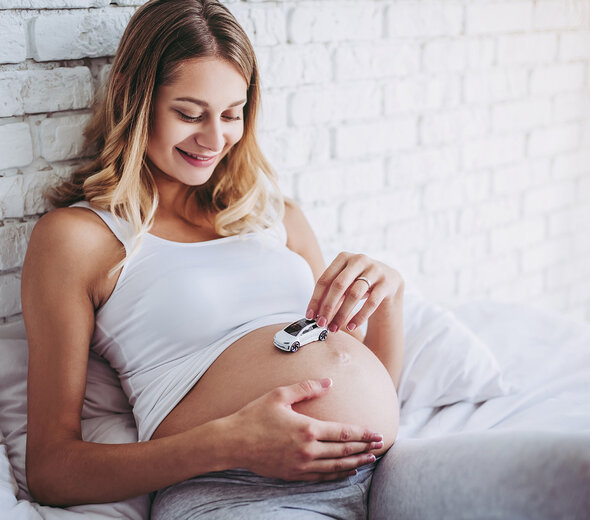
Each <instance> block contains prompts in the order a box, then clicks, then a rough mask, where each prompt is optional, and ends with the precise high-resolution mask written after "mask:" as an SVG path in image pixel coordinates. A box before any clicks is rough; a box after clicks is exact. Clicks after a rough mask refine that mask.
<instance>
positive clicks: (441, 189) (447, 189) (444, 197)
mask: <svg viewBox="0 0 590 520" xmlns="http://www.w3.org/2000/svg"><path fill="white" fill-rule="evenodd" d="M423 197H424V198H423V204H424V210H426V211H428V212H431V211H441V210H445V209H451V208H458V207H460V206H461V205H462V204H463V203H464V202H465V200H466V196H465V183H464V181H463V179H461V178H454V179H449V180H444V181H436V182H429V183H428V184H427V185H426V186H425V187H424V195H423Z"/></svg>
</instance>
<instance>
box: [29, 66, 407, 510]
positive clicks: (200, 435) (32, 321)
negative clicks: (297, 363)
mask: <svg viewBox="0 0 590 520" xmlns="http://www.w3.org/2000/svg"><path fill="white" fill-rule="evenodd" d="M156 96H157V97H156V112H155V121H154V130H153V133H152V134H151V135H150V139H149V145H148V150H147V157H148V161H149V162H150V166H151V168H152V170H153V173H154V177H155V181H156V183H157V186H158V191H159V196H160V203H159V207H158V211H157V213H156V218H155V224H154V226H153V228H152V229H151V231H150V232H151V233H153V234H155V235H157V236H161V237H162V238H166V239H169V240H174V241H179V242H195V241H201V240H210V239H211V238H215V237H216V236H217V235H216V234H215V231H214V228H213V221H212V216H211V215H206V214H204V213H203V212H202V211H200V210H199V208H196V207H192V208H188V210H189V211H188V212H185V211H183V210H182V208H181V206H182V205H181V204H180V202H181V201H182V200H183V198H184V194H185V193H186V190H187V189H188V187H189V186H194V185H199V184H202V183H204V182H207V180H208V179H209V178H210V176H211V174H212V173H213V171H214V168H215V165H212V166H210V167H207V168H202V169H196V168H193V167H188V165H187V164H186V161H185V160H184V159H183V158H182V156H181V155H180V153H179V152H178V149H181V150H184V151H187V152H191V153H196V154H203V155H207V156H210V155H213V154H217V155H218V160H221V158H222V157H223V155H224V154H226V153H227V152H228V151H229V150H230V149H231V147H232V146H233V145H234V144H235V143H236V142H238V140H239V139H240V137H241V136H242V132H243V121H242V120H241V117H242V108H243V104H241V105H239V104H238V105H236V106H231V105H233V104H234V103H237V102H238V101H242V100H243V99H245V98H246V82H245V81H244V79H243V78H242V76H241V75H240V73H239V72H238V71H237V70H236V69H235V68H233V66H232V65H230V64H228V63H226V62H224V61H221V60H217V59H195V60H189V61H187V62H186V63H185V64H184V65H183V67H182V68H181V69H180V70H179V73H178V75H177V78H176V80H175V81H174V82H173V83H172V84H171V85H167V86H162V87H160V88H159V89H158V92H157V94H156ZM180 97H193V98H196V99H200V100H203V101H206V102H207V106H206V107H204V106H201V105H198V104H196V103H193V102H190V101H178V98H180ZM181 114H182V115H181ZM185 116H190V117H191V118H194V119H192V120H190V121H189V120H186V117H185ZM218 160H216V162H215V164H217V163H218ZM195 170H197V171H195ZM284 223H285V227H286V229H287V234H288V241H287V247H289V248H290V249H292V250H293V251H295V252H296V253H298V254H300V255H301V256H303V258H305V259H306V260H307V261H308V262H309V264H310V266H311V268H312V271H313V273H314V276H315V278H316V280H317V285H316V287H315V290H314V293H313V296H312V298H311V300H310V305H309V312H310V313H312V314H313V315H319V316H321V317H323V318H324V319H325V320H326V323H328V324H330V325H331V326H332V327H337V328H338V329H343V330H346V329H345V327H346V325H349V326H351V325H352V324H353V323H354V324H355V325H356V326H357V327H356V329H355V330H353V331H352V332H351V333H352V334H353V335H355V336H356V337H357V338H359V339H361V340H363V338H362V335H361V334H360V333H359V331H358V326H360V325H361V324H362V323H363V322H364V321H365V320H367V319H368V331H367V335H366V337H365V338H364V343H365V344H366V345H367V346H368V347H369V348H370V349H371V350H372V351H373V352H374V353H375V354H376V355H377V357H378V358H379V359H380V360H381V361H382V363H383V364H384V365H385V367H386V368H387V369H388V371H389V373H390V374H391V377H392V379H393V381H394V383H395V384H396V386H397V384H398V382H399V374H400V371H401V359H402V352H403V328H402V297H403V280H402V279H401V277H400V276H399V274H398V273H397V272H396V271H395V270H393V269H391V268H390V267H388V266H386V265H385V264H382V263H380V262H377V261H375V260H372V259H370V258H369V257H367V256H365V255H353V254H350V253H341V254H340V255H339V256H338V257H337V258H336V259H335V260H334V262H332V264H331V265H330V266H329V267H328V268H325V266H324V263H323V259H322V255H321V251H320V248H319V245H318V242H317V239H316V238H315V236H314V234H313V231H312V229H311V227H310V225H309V223H308V222H307V220H306V219H305V217H304V215H303V213H302V212H301V210H300V209H299V207H298V206H297V205H296V204H295V203H293V202H291V201H288V202H287V204H286V214H285V219H284ZM121 258H122V252H121V244H120V243H119V242H118V241H117V239H116V238H115V237H114V235H113V234H112V233H111V231H110V230H109V229H108V227H107V226H106V225H105V224H104V223H103V222H102V220H101V219H100V218H99V217H98V216H97V215H95V214H94V213H92V212H91V211H89V210H86V209H83V208H61V209H58V210H54V211H51V212H49V213H48V214H46V215H44V216H43V217H42V218H41V219H40V220H39V222H38V223H37V225H36V226H35V228H34V230H33V233H32V236H31V239H30V242H29V247H28V250H27V255H26V258H25V262H24V266H23V274H22V302H23V314H24V317H25V325H26V329H27V337H28V341H29V378H28V440H27V479H28V485H29V489H30V491H31V493H32V494H33V496H34V497H35V498H36V499H37V500H38V501H40V502H42V503H46V504H51V505H74V504H81V503H91V502H111V501H116V500H121V499H125V498H128V497H131V496H136V495H139V494H143V493H146V492H150V491H154V490H157V489H161V488H163V487H165V486H168V485H171V484H173V483H176V482H180V481H182V480H186V479H188V478H190V477H192V476H195V475H199V474H203V473H206V472H210V471H219V470H223V469H228V468H232V467H242V468H246V469H249V470H250V471H253V472H255V473H258V474H261V475H267V476H273V477H277V478H283V479H286V480H330V479H338V478H343V477H345V476H347V475H349V474H351V472H354V471H355V468H357V467H359V466H361V465H363V464H366V463H367V462H371V461H372V460H374V456H373V454H372V453H370V452H371V450H378V449H379V448H381V447H382V445H383V444H382V436H381V435H380V434H379V433H376V432H372V431H370V430H367V429H365V428H363V427H362V426H358V425H352V424H340V423H332V422H325V421H318V420H315V419H312V418H310V417H307V416H305V415H302V414H298V413H296V412H295V411H294V410H293V405H294V404H296V403H298V402H301V401H304V400H308V399H320V398H321V396H322V395H324V394H325V393H326V392H329V391H330V381H329V380H326V379H324V380H306V381H301V382H300V383H298V384H295V385H290V386H283V387H279V388H276V389H274V390H272V391H270V392H268V393H267V394H265V395H263V396H262V397H260V398H259V399H256V400H255V401H252V402H251V403H249V404H248V405H246V406H244V407H243V408H242V409H240V410H239V411H237V412H236V413H233V414H231V415H229V416H227V417H223V418H222V419H217V420H214V421H210V422H208V423H206V424H203V425H200V426H197V427H195V428H191V429H189V430H188V431H186V432H183V433H180V434H176V435H171V436H168V437H163V438H159V439H154V440H150V441H147V442H142V443H131V444H122V445H106V444H96V443H91V442H85V441H83V440H82V436H81V424H80V415H81V409H82V404H83V400H84V392H85V381H86V369H87V362H88V347H89V344H90V341H91V338H92V333H93V329H94V315H95V311H96V310H97V309H99V308H100V307H101V306H102V305H103V304H104V303H105V302H106V301H107V300H108V298H109V296H110V294H111V293H112V291H113V289H114V287H115V284H116V281H117V278H118V274H117V276H115V277H111V278H109V277H108V276H107V273H108V272H109V270H110V269H111V268H112V267H113V266H115V265H116V264H117V263H118V262H119V261H120V260H121ZM358 276H366V277H367V278H369V279H370V280H371V281H372V282H373V285H372V287H371V290H370V292H369V294H368V295H367V294H366V293H367V284H365V283H364V282H362V281H355V279H356V278H357V277H358ZM365 296H368V298H367V301H366V303H365V304H364V306H363V307H362V309H361V310H360V311H359V313H357V314H356V315H355V316H350V313H351V309H352V308H353V306H354V305H355V304H356V302H357V301H358V300H359V299H360V298H362V297H365Z"/></svg>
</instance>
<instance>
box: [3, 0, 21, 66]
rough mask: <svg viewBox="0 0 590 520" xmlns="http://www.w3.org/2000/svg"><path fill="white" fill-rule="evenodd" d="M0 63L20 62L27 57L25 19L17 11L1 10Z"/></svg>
mask: <svg viewBox="0 0 590 520" xmlns="http://www.w3.org/2000/svg"><path fill="white" fill-rule="evenodd" d="M0 34H1V35H2V40H1V44H0V63H20V62H21V61H25V59H26V57H27V39H26V38H27V37H26V32H25V25H24V21H23V19H22V18H21V17H19V16H18V15H17V14H15V13H11V12H9V11H8V12H4V13H2V12H0Z"/></svg>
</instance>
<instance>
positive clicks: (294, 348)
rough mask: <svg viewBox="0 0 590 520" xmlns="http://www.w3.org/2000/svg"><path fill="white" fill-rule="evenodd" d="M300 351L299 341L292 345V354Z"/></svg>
mask: <svg viewBox="0 0 590 520" xmlns="http://www.w3.org/2000/svg"><path fill="white" fill-rule="evenodd" d="M298 350H299V341H296V342H295V343H293V345H291V352H297V351H298Z"/></svg>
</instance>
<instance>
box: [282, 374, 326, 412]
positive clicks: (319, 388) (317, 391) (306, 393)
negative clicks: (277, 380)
mask: <svg viewBox="0 0 590 520" xmlns="http://www.w3.org/2000/svg"><path fill="white" fill-rule="evenodd" d="M331 386H332V380H331V379H330V378H324V379H306V380H304V381H300V382H299V383H295V384H293V385H288V386H280V387H278V388H275V389H274V390H273V391H272V392H273V393H274V394H275V397H276V398H277V399H278V400H279V401H280V402H281V403H282V404H284V405H289V406H290V405H292V404H295V403H299V402H301V401H307V400H309V399H314V398H316V397H319V396H321V395H323V394H324V393H326V392H327V391H328V389H329V388H330V387H331Z"/></svg>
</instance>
